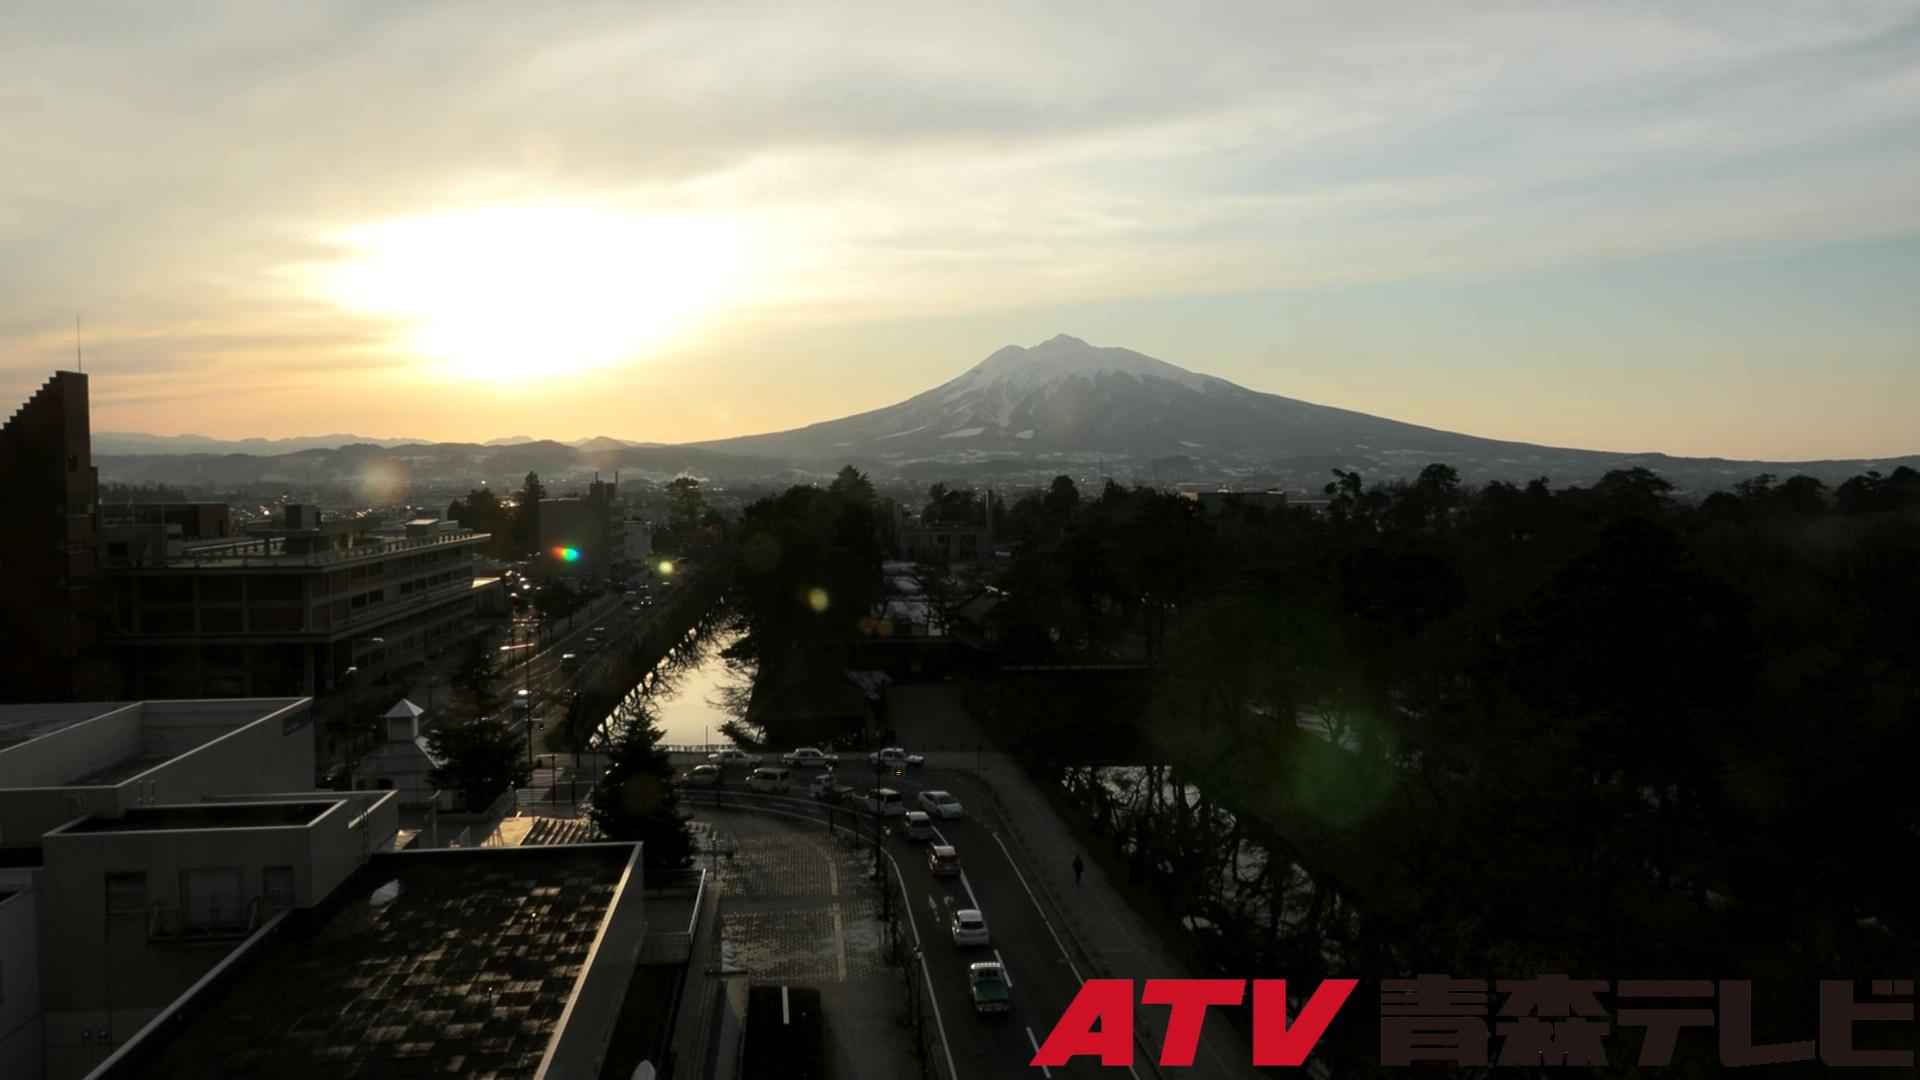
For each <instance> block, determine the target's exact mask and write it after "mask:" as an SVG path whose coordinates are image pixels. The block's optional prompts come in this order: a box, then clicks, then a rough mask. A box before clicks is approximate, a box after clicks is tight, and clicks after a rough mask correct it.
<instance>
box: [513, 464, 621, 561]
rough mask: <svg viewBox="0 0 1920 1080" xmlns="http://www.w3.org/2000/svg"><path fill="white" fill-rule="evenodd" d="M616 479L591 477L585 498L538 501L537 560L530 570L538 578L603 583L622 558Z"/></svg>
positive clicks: (582, 496)
mask: <svg viewBox="0 0 1920 1080" xmlns="http://www.w3.org/2000/svg"><path fill="white" fill-rule="evenodd" d="M618 486H619V480H618V478H617V477H616V478H615V479H614V480H613V481H611V482H608V481H602V480H600V479H599V478H597V477H596V478H595V479H594V481H593V483H591V484H589V485H587V493H586V494H585V495H575V496H569V497H566V498H559V499H541V500H540V555H539V559H538V561H537V562H535V563H534V566H535V568H536V570H537V572H538V573H539V574H540V576H541V577H543V578H554V577H561V578H573V579H576V580H578V581H581V582H590V583H593V584H605V583H606V582H607V581H608V579H609V578H611V577H612V576H613V574H614V573H615V571H616V569H617V568H618V566H619V565H620V563H621V562H622V561H623V560H624V559H625V558H626V553H627V540H626V514H625V512H624V510H623V508H622V507H621V505H620V502H619V499H618Z"/></svg>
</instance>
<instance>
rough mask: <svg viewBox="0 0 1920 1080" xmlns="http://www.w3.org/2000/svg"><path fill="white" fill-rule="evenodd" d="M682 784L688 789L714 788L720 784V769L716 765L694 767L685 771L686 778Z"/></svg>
mask: <svg viewBox="0 0 1920 1080" xmlns="http://www.w3.org/2000/svg"><path fill="white" fill-rule="evenodd" d="M682 783H684V784H686V785H687V786H688V787H715V786H717V785H718V784H719V783H720V767H719V766H718V765H695V766H694V767H693V768H691V769H689V770H687V777H686V779H685V780H683V781H682Z"/></svg>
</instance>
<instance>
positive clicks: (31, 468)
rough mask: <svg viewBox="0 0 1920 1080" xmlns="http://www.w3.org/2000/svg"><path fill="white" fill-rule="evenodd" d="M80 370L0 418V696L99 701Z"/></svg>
mask: <svg viewBox="0 0 1920 1080" xmlns="http://www.w3.org/2000/svg"><path fill="white" fill-rule="evenodd" d="M90 423H91V422H90V419H89V413H88V402H87V377H86V375H84V374H82V373H80V372H77V371H59V372H55V373H54V374H53V377H52V378H50V379H48V380H47V382H46V384H45V385H43V386H41V387H40V389H39V390H37V391H35V392H34V394H33V396H32V397H30V398H28V399H27V400H26V402H24V403H23V404H22V405H21V406H20V407H19V409H18V410H16V411H15V412H14V413H13V415H12V416H10V417H8V419H7V421H6V423H5V424H4V425H0V522H4V523H5V528H0V701H99V700H102V699H104V698H106V697H108V696H110V695H111V694H112V693H113V683H112V678H111V671H110V670H109V669H108V668H107V667H106V665H105V664H104V663H103V660H102V656H101V654H100V632H101V631H100V621H101V618H100V616H101V601H102V597H103V588H102V580H101V571H100V548H99V534H100V510H99V497H98V489H99V474H98V472H97V470H95V469H94V467H93V450H92V446H93V437H92V430H91V427H90Z"/></svg>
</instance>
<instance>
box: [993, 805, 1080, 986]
mask: <svg viewBox="0 0 1920 1080" xmlns="http://www.w3.org/2000/svg"><path fill="white" fill-rule="evenodd" d="M988 835H989V836H992V837H993V842H994V843H996V844H999V845H1000V853H1001V854H1002V855H1005V856H1006V857H1007V865H1009V866H1011V867H1013V876H1014V877H1017V878H1019V879H1020V887H1021V888H1023V889H1025V890H1027V899H1028V900H1031V901H1033V910H1034V911H1035V912H1036V913H1037V914H1038V915H1039V916H1040V925H1042V926H1044V927H1046V928H1047V933H1048V934H1051V935H1052V936H1053V944H1054V947H1055V948H1057V949H1059V950H1060V958H1061V959H1063V960H1065V961H1066V962H1067V970H1068V971H1071V972H1073V977H1074V979H1075V980H1076V981H1078V982H1080V983H1082V984H1084V983H1085V982H1086V981H1087V977H1086V976H1085V975H1082V974H1080V969H1079V968H1078V967H1076V966H1074V963H1073V954H1072V953H1069V952H1068V951H1067V943H1066V942H1064V941H1061V940H1060V931H1058V930H1055V929H1054V928H1053V922H1052V920H1050V919H1048V918H1047V909H1046V908H1043V907H1041V906H1040V898H1039V897H1038V896H1035V895H1034V894H1033V886H1031V885H1029V884H1027V875H1025V874H1023V873H1021V872H1020V864H1019V862H1017V861H1015V859H1014V857H1013V852H1011V851H1008V850H1007V842H1006V841H1005V840H1002V839H1000V834H999V833H997V832H991V831H990V832H989V833H988Z"/></svg>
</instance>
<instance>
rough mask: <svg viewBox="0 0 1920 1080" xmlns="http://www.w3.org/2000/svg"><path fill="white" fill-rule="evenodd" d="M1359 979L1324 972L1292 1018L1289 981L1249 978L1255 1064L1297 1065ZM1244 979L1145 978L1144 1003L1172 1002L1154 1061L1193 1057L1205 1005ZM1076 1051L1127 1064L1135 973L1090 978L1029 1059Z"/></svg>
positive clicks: (1063, 1059)
mask: <svg viewBox="0 0 1920 1080" xmlns="http://www.w3.org/2000/svg"><path fill="white" fill-rule="evenodd" d="M1358 983H1359V980H1357V979H1328V980H1326V981H1325V982H1322V983H1321V984H1320V985H1319V986H1318V987H1317V988H1315V989H1314V991H1313V996H1312V997H1310V998H1308V999H1307V1002H1306V1004H1305V1005H1304V1006H1303V1007H1302V1008H1301V1009H1300V1015H1299V1016H1298V1017H1296V1018H1295V1019H1294V1021H1293V1023H1291V1024H1289V1023H1288V1022H1287V981H1286V980H1285V979H1254V980H1253V1063H1254V1064H1255V1065H1299V1064H1301V1063H1303V1062H1305V1061H1306V1060H1307V1055H1308V1054H1310V1053H1312V1052H1313V1048H1314V1046H1315V1045H1317V1044H1318V1043H1319V1042H1320V1036H1321V1035H1323V1034H1325V1033H1326V1030H1327V1025H1328V1024H1331V1023H1333V1018H1334V1016H1335V1015H1336V1014H1338V1013H1339V1012H1340V1006H1342V1005H1344V1004H1346V1001H1347V995H1349V994H1351V993H1353V988H1354V987H1355V986H1356V985H1358ZM1246 992H1247V980H1245V979H1148V980H1147V981H1146V984H1145V986H1144V987H1143V988H1142V990H1141V992H1140V1004H1142V1005H1170V1006H1172V1012H1171V1014H1170V1015H1169V1016H1168V1017H1167V1037H1166V1038H1165V1039H1164V1040H1162V1041H1161V1044H1160V1064H1162V1065H1172V1066H1186V1065H1192V1064H1193V1054H1194V1051H1195V1050H1196V1049H1197V1048H1198V1047H1199V1045H1200V1027H1201V1025H1202V1024H1204V1023H1206V1019H1207V1007H1208V1006H1210V1005H1230V1006H1231V1005H1239V1004H1240V1003H1241V1002H1242V1001H1244V1000H1245V997H1246ZM1076 1057H1097V1058H1099V1059H1100V1064H1102V1065H1131V1064H1133V980H1131V979H1090V980H1088V981H1087V982H1086V983H1084V984H1083V985H1082V986H1081V987H1080V993H1079V994H1078V995H1076V996H1075V997H1074V999H1073V1003H1072V1004H1071V1005H1068V1006H1067V1011H1066V1014H1065V1015H1063V1016H1061V1017H1060V1022H1059V1023H1058V1024H1055V1025H1054V1026H1053V1030H1052V1031H1051V1032H1049V1033H1048V1034H1047V1041H1046V1042H1045V1043H1044V1044H1043V1045H1042V1046H1041V1047H1040V1052H1039V1053H1037V1054H1035V1055H1034V1056H1033V1061H1032V1062H1031V1063H1030V1064H1033V1065H1045V1066H1049V1067H1051V1066H1054V1065H1065V1064H1066V1063H1067V1062H1068V1061H1069V1060H1071V1059H1073V1058H1076Z"/></svg>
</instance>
